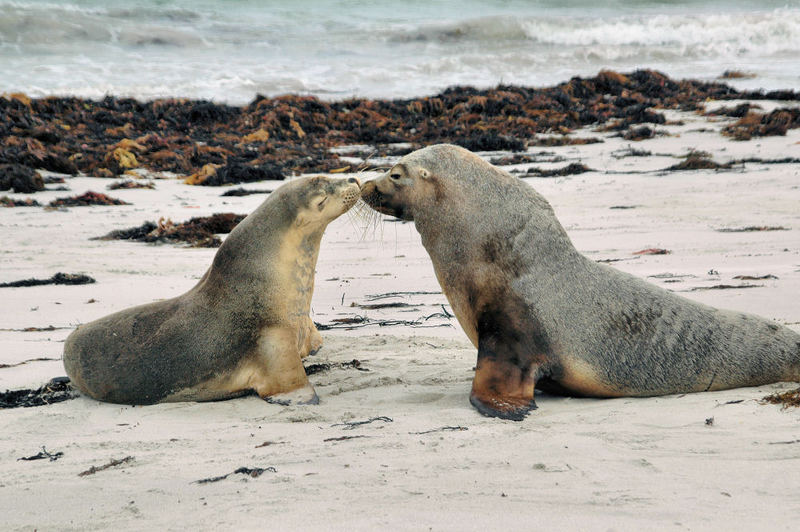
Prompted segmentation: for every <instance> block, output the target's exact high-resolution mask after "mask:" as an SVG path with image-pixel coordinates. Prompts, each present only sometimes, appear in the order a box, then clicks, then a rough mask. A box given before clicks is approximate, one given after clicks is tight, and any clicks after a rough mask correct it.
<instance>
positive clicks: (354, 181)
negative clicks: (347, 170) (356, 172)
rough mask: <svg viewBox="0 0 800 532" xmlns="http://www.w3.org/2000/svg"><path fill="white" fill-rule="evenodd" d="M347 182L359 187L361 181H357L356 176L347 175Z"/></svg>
mask: <svg viewBox="0 0 800 532" xmlns="http://www.w3.org/2000/svg"><path fill="white" fill-rule="evenodd" d="M347 182H348V183H355V184H356V185H358V186H359V187H361V181H359V180H358V178H357V177H348V178H347Z"/></svg>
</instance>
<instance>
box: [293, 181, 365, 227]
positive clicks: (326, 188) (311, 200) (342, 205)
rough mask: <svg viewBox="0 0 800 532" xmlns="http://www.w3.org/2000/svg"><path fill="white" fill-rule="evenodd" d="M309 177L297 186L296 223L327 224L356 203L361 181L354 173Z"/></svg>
mask: <svg viewBox="0 0 800 532" xmlns="http://www.w3.org/2000/svg"><path fill="white" fill-rule="evenodd" d="M306 179H307V181H306V182H305V183H303V186H302V187H301V188H299V189H298V194H299V197H298V199H297V202H298V205H297V207H298V208H297V217H296V218H295V224H296V225H297V226H304V225H327V224H329V223H330V222H331V221H333V220H334V219H336V218H338V217H339V216H341V215H342V214H344V213H345V212H347V211H348V210H349V209H350V207H352V206H353V205H355V203H356V202H357V201H358V198H359V197H360V195H361V183H360V181H359V180H358V178H355V177H349V178H347V179H331V178H328V177H323V176H318V177H311V178H306Z"/></svg>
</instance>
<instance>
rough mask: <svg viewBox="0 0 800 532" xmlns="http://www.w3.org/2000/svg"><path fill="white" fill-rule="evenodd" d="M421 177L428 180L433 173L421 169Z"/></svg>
mask: <svg viewBox="0 0 800 532" xmlns="http://www.w3.org/2000/svg"><path fill="white" fill-rule="evenodd" d="M419 176H420V177H421V178H422V179H428V178H429V177H430V176H431V173H430V172H429V171H428V170H426V169H425V168H420V170H419Z"/></svg>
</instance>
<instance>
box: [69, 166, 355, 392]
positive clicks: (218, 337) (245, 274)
mask: <svg viewBox="0 0 800 532" xmlns="http://www.w3.org/2000/svg"><path fill="white" fill-rule="evenodd" d="M346 186H347V185H346V184H345V181H344V180H328V179H325V178H304V179H299V180H296V181H292V182H289V183H287V184H285V185H283V186H281V187H280V188H278V190H276V191H275V192H273V193H272V194H270V196H269V197H268V198H267V200H266V201H264V203H262V204H261V205H260V206H259V207H258V208H257V209H256V210H255V211H254V212H253V213H252V214H250V215H249V216H248V217H246V218H245V219H244V220H243V221H242V222H241V223H240V224H239V225H238V226H237V227H236V228H235V229H234V230H233V231H231V233H230V235H228V237H227V238H226V239H225V241H224V242H223V244H222V246H221V247H220V248H219V250H218V251H217V253H216V255H215V256H214V260H213V263H212V266H211V267H210V268H209V270H208V271H207V272H206V273H205V275H204V276H203V277H202V279H201V280H200V281H199V282H198V283H197V285H196V286H195V287H194V288H192V289H191V290H190V291H189V292H187V293H185V294H183V295H181V296H178V297H175V298H172V299H168V300H165V301H158V302H155V303H149V304H146V305H141V306H137V307H134V308H130V309H127V310H123V311H120V312H117V313H114V314H111V315H109V316H106V317H104V318H101V319H99V320H96V321H94V322H91V323H88V324H85V325H82V326H80V327H78V329H76V330H75V331H74V332H73V333H72V334H71V335H70V336H69V337H68V338H67V341H66V344H65V346H64V367H65V368H66V370H67V374H68V375H69V376H70V378H71V379H72V381H73V383H74V384H75V385H76V386H77V387H78V388H79V389H80V390H81V391H82V392H84V393H86V394H87V395H89V396H91V397H94V398H96V399H99V400H103V401H109V402H115V403H128V404H151V403H156V402H159V401H163V400H180V399H183V398H185V399H197V400H215V399H225V398H228V397H232V396H236V395H242V394H245V393H249V392H250V391H251V390H249V389H247V388H243V389H220V388H215V387H214V385H213V384H211V385H210V386H211V388H204V387H203V383H207V382H208V383H213V382H215V379H220V378H224V377H226V376H227V375H231V374H233V373H234V372H235V371H236V370H237V369H238V368H240V367H242V364H243V363H245V362H248V361H253V362H256V363H257V362H259V360H260V358H264V359H265V360H266V362H264V364H262V366H264V367H266V368H267V369H269V367H270V366H269V364H270V363H272V364H273V366H275V363H274V362H270V361H271V360H273V359H275V360H278V359H279V357H280V356H283V355H282V354H280V353H279V354H274V353H265V352H264V348H263V346H261V345H260V343H259V342H260V341H261V340H262V339H263V337H264V335H265V334H266V333H268V332H269V331H270V330H271V329H274V328H276V327H283V328H286V329H287V330H289V331H295V333H296V334H297V335H298V338H299V340H298V345H299V344H300V342H301V340H303V338H304V337H305V335H307V334H311V332H312V331H310V330H306V329H302V330H297V329H298V328H302V327H305V326H306V325H308V326H309V327H313V326H312V325H311V321H310V319H309V318H308V311H309V308H308V302H309V301H310V297H311V292H312V291H313V275H314V267H315V264H316V260H317V254H318V252H319V244H320V240H321V238H322V233H323V231H324V229H325V226H326V225H327V223H328V222H330V220H332V219H333V218H335V216H338V215H339V214H341V212H339V213H334V214H335V216H333V218H330V219H326V220H324V223H319V224H317V225H314V226H313V227H309V228H301V229H296V228H295V225H296V223H297V216H298V211H299V210H300V209H303V208H305V207H306V206H307V205H308V203H309V201H310V200H311V199H312V197H314V195H315V194H317V193H319V192H320V191H324V192H325V193H326V194H329V195H334V194H340V195H341V194H347V195H348V196H349V197H347V198H346V200H347V201H346V202H345V208H344V210H347V208H349V207H350V206H351V205H352V203H353V202H354V201H355V200H354V199H352V196H353V195H354V194H355V195H357V192H353V191H349V192H344V191H345V187H346ZM351 188H352V187H351ZM351 200H352V201H351ZM348 202H349V205H348V204H347V203H348ZM342 212H344V211H342ZM295 230H302V231H304V233H303V235H302V239H301V240H300V242H301V244H300V246H299V247H298V249H297V250H296V254H295V259H296V261H297V263H296V264H294V265H291V267H290V268H287V267H286V265H285V264H281V263H280V261H281V260H282V259H281V257H279V256H278V250H279V249H280V248H281V245H282V243H283V240H284V239H285V238H287V235H288V234H289V232H290V231H295ZM287 270H288V271H291V272H293V273H292V277H291V279H290V280H289V282H288V284H289V286H288V287H287V280H286V279H285V275H284V277H281V274H280V272H283V271H287ZM287 294H288V296H287ZM287 299H288V301H287ZM303 320H305V321H303ZM300 326H302V327H300ZM313 332H314V333H315V332H316V330H314V331H313ZM296 350H297V349H296V347H295V348H291V349H287V356H289V355H291V354H293V351H296ZM305 354H308V353H294V356H296V357H298V358H297V364H295V363H294V362H293V361H292V362H291V364H289V365H290V366H291V367H294V368H296V367H297V365H298V364H299V368H300V370H301V369H302V363H300V362H299V356H304V355H305ZM281 367H283V365H281ZM300 370H298V371H300ZM298 378H302V379H304V378H305V373H303V374H302V377H298ZM306 382H307V381H306ZM194 388H196V390H195V391H193V392H191V393H188V395H184V396H181V392H182V391H185V390H192V389H194ZM278 391H288V390H278ZM171 396H173V397H171Z"/></svg>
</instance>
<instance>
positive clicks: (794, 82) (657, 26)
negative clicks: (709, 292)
mask: <svg viewBox="0 0 800 532" xmlns="http://www.w3.org/2000/svg"><path fill="white" fill-rule="evenodd" d="M604 68H609V69H614V70H619V71H629V70H633V69H636V68H654V69H658V70H661V71H663V72H665V73H666V74H668V75H670V76H673V77H679V78H686V77H692V78H697V79H703V80H713V79H715V78H716V77H717V76H719V75H720V74H722V72H723V71H725V70H740V71H745V72H748V73H752V74H755V76H756V77H755V78H753V79H744V80H736V81H732V82H731V83H732V84H733V85H734V86H736V87H738V88H766V89H800V0H792V1H771V0H763V1H761V2H745V1H721V0H716V1H700V0H695V1H692V0H674V1H668V0H664V1H655V0H649V1H647V0H610V1H607V2H600V1H597V0H594V1H588V0H578V1H569V0H560V1H557V0H529V1H522V0H446V1H435V0H429V1H423V0H401V1H397V0H395V1H391V2H390V1H385V0H376V1H367V0H330V1H323V0H294V1H291V2H290V1H269V0H260V1H258V0H215V1H212V0H194V1H192V0H176V1H165V0H164V1H159V0H145V1H135V0H126V1H122V0H105V1H101V0H71V1H65V2H61V1H57V0H49V1H37V0H21V1H8V0H0V93H3V92H25V93H27V94H29V95H31V96H44V95H52V94H58V95H65V94H68V95H77V96H82V97H89V98H102V97H103V96H104V95H106V94H112V95H117V96H133V97H137V98H141V99H152V98H158V97H191V98H205V99H211V100H214V101H217V102H228V103H232V104H242V103H247V102H249V101H250V100H252V99H253V97H254V96H255V95H256V94H264V95H268V96H274V95H278V94H284V93H301V94H314V95H317V96H319V97H321V98H326V99H341V98H347V97H354V96H355V97H380V98H394V97H416V96H424V95H428V94H434V93H436V92H438V91H441V90H442V89H444V88H446V87H448V86H452V85H473V86H477V87H492V86H495V85H497V84H500V83H505V84H521V85H531V86H544V85H551V84H555V83H559V82H561V81H566V80H568V79H569V78H571V77H572V76H590V75H594V74H596V73H597V72H598V71H599V70H600V69H604Z"/></svg>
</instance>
